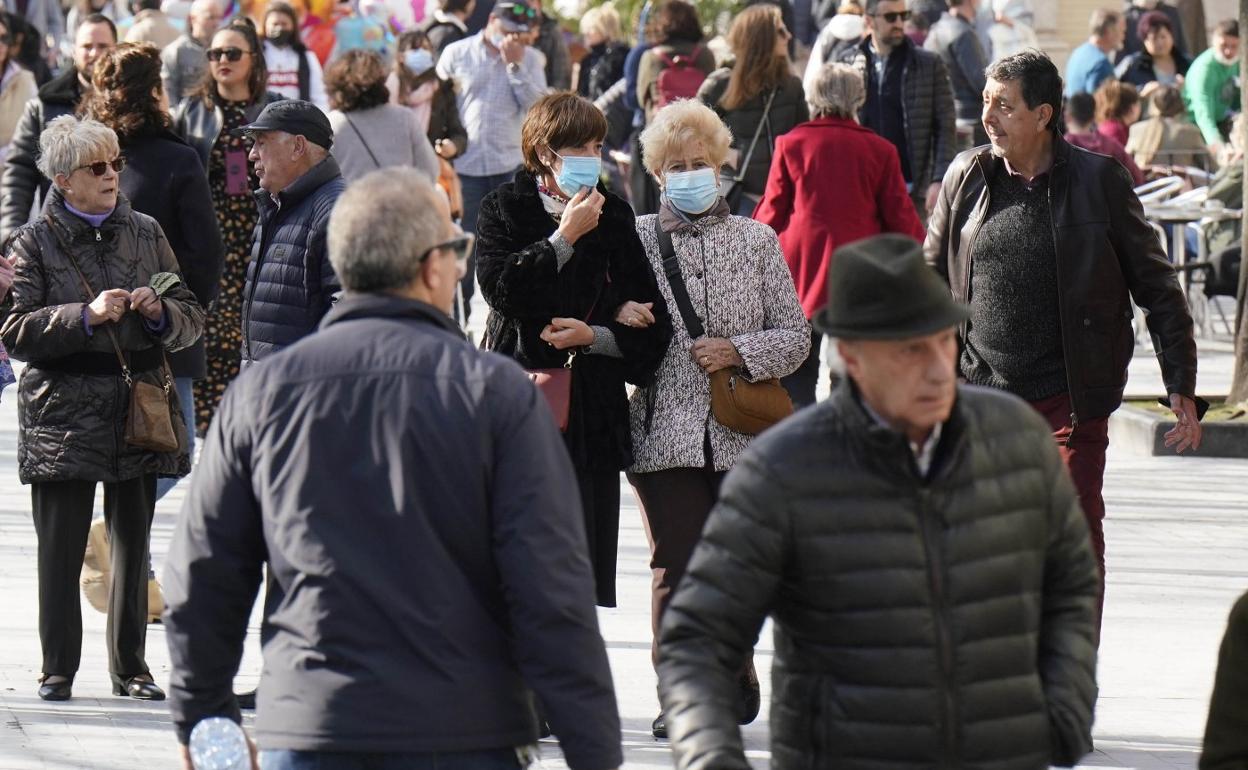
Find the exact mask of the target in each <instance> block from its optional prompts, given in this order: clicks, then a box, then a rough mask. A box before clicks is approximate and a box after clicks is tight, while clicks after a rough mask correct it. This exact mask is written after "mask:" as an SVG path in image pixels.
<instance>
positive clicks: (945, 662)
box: [919, 488, 958, 767]
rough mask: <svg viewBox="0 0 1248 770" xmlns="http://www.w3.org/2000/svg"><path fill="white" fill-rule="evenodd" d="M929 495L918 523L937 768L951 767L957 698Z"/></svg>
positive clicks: (922, 495) (924, 492)
mask: <svg viewBox="0 0 1248 770" xmlns="http://www.w3.org/2000/svg"><path fill="white" fill-rule="evenodd" d="M930 498H931V492H930V491H929V490H928V489H926V488H921V489H919V523H920V526H921V527H922V529H921V532H922V537H923V550H924V552H925V555H926V556H927V577H928V585H929V589H930V590H931V592H932V605H933V609H932V615H933V620H934V621H935V624H936V646H937V653H938V657H939V659H940V660H939V663H940V685H941V699H940V713H939V718H940V731H941V753H942V756H941V759H940V762H939V765H938V766H940V767H953V766H954V764H955V763H954V761H953V760H954V758H955V757H957V756H958V751H957V742H958V735H957V729H958V728H957V719H956V717H957V714H958V704H957V695H956V693H955V692H954V674H953V638H952V635H951V634H950V632H949V598H948V592H947V590H946V586H945V580H944V554H943V552H942V548H941V545H940V542H939V539H940V532H939V530H938V529H937V528H936V526H935V524H934V521H933V512H932V511H931V507H930V505H929V502H930Z"/></svg>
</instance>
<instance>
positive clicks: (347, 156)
mask: <svg viewBox="0 0 1248 770" xmlns="http://www.w3.org/2000/svg"><path fill="white" fill-rule="evenodd" d="M329 125H330V126H331V127H332V128H333V129H334V147H333V150H334V158H335V159H336V160H337V161H338V167H339V168H340V169H341V170H342V176H343V178H344V179H346V180H347V181H348V182H351V181H354V180H356V179H359V178H360V177H362V176H364V175H365V174H367V173H369V172H371V171H376V170H377V169H379V168H387V167H390V166H410V167H412V168H415V169H417V170H418V171H422V172H424V174H425V176H426V177H428V179H429V183H430V184H436V183H437V181H438V173H439V170H440V166H439V165H438V156H437V155H435V154H434V152H433V145H431V144H430V143H429V137H428V135H426V134H425V132H424V130H423V129H422V128H421V127H420V126H419V125H417V123H416V117H415V113H414V112H412V111H411V110H410V109H408V108H406V107H399V106H397V105H393V104H379V105H377V106H376V107H370V108H369V109H367V110H355V111H353V112H351V113H345V112H341V111H339V110H333V111H331V112H330V113H329Z"/></svg>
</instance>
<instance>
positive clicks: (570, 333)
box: [476, 92, 672, 607]
mask: <svg viewBox="0 0 1248 770" xmlns="http://www.w3.org/2000/svg"><path fill="white" fill-rule="evenodd" d="M606 133H607V120H606V118H604V117H603V115H602V112H600V111H599V110H598V108H597V107H595V106H594V105H593V103H592V102H590V101H588V100H587V99H584V98H582V97H580V96H577V95H576V94H573V93H570V92H561V93H555V94H550V95H548V96H544V97H542V98H541V99H539V100H538V101H537V103H536V104H534V105H533V108H532V109H530V110H529V113H528V115H527V116H526V117H525V119H524V124H523V126H522V127H521V130H520V146H521V152H522V153H523V155H524V168H523V169H521V170H520V171H519V172H517V173H516V176H515V179H514V180H513V181H511V182H509V183H506V184H504V185H502V186H501V187H499V188H497V189H496V190H494V191H493V192H491V193H490V194H489V195H487V196H486V197H485V199H484V200H483V201H482V203H481V213H480V216H479V218H478V220H477V257H476V258H477V280H478V281H480V284H481V293H482V294H483V295H484V296H485V300H486V302H487V303H489V306H490V315H489V318H488V319H486V324H485V325H486V332H485V333H486V347H488V348H489V349H490V350H493V351H496V352H499V353H503V354H505V355H508V356H511V357H512V358H514V359H516V360H517V361H518V362H519V363H520V365H521V366H524V367H526V368H529V369H557V368H559V367H567V368H569V369H570V371H571V390H570V399H569V402H568V403H569V407H568V410H567V427H566V430H565V431H564V441H565V443H566V444H567V447H568V452H569V455H570V456H571V458H572V465H573V467H574V468H575V469H576V478H577V482H578V485H579V491H580V496H581V505H582V507H583V508H584V512H585V531H586V534H587V536H588V538H589V556H590V563H591V564H592V565H593V569H594V578H595V583H596V587H597V601H598V604H599V605H600V606H603V607H614V606H615V561H616V546H617V542H618V537H619V527H620V471H621V470H623V469H624V468H625V467H627V466H628V465H629V464H630V463H631V462H632V458H633V450H632V440H631V431H630V428H629V417H628V399H627V393H626V392H625V383H626V382H631V383H633V384H635V385H645V384H647V383H648V382H649V381H650V378H651V376H652V375H653V374H654V371H655V369H656V368H657V367H658V365H659V362H660V361H661V360H662V358H663V355H664V353H665V352H666V351H667V343H668V340H669V339H670V338H671V334H672V326H671V319H670V318H669V316H668V312H667V305H666V303H664V301H663V299H662V295H661V294H659V290H658V287H657V285H656V282H655V277H654V273H653V271H651V270H650V266H649V264H648V262H647V261H646V252H645V251H644V249H642V246H641V241H640V240H639V239H638V237H637V229H636V227H635V225H634V221H633V211H632V209H631V208H629V206H628V204H627V203H626V202H625V201H624V199H622V198H620V197H619V196H617V195H615V194H614V193H611V192H608V191H607V190H606V188H605V187H603V186H602V184H601V181H600V176H601V173H602V142H603V138H604V137H605V136H606Z"/></svg>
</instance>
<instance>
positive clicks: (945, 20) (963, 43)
mask: <svg viewBox="0 0 1248 770" xmlns="http://www.w3.org/2000/svg"><path fill="white" fill-rule="evenodd" d="M923 47H924V48H926V49H927V50H929V51H932V52H933V53H937V54H940V58H941V59H943V60H944V62H945V68H946V69H948V71H949V81H950V83H951V84H952V86H953V101H954V102H955V103H956V104H957V108H958V120H961V121H978V120H979V118H980V113H981V112H982V111H983V100H984V86H985V84H986V83H987V82H988V79H987V75H986V74H985V71H986V70H987V68H988V57H987V55H985V54H984V47H983V45H981V44H980V42H979V34H978V33H976V31H975V25H973V24H971V23H970V22H969V21H967V20H966V19H963V18H962V17H961V16H955V15H953V14H952V13H945V15H944V16H941V17H940V21H938V22H936V23H935V24H933V25H932V28H931V30H930V31H929V32H928V33H927V39H926V40H925V41H924V42H923Z"/></svg>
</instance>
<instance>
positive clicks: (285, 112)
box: [231, 99, 334, 150]
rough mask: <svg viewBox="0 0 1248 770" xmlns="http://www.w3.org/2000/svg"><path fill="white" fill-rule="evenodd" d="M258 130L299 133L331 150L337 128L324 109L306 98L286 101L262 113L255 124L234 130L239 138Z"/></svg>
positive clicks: (273, 105)
mask: <svg viewBox="0 0 1248 770" xmlns="http://www.w3.org/2000/svg"><path fill="white" fill-rule="evenodd" d="M254 131H285V132H286V133H288V134H299V135H301V136H304V137H306V138H307V140H308V141H309V142H312V143H313V144H319V145H320V146H322V147H324V148H325V149H327V150H328V149H329V148H330V145H332V144H333V143H334V129H333V127H332V126H330V125H329V118H327V117H325V113H324V112H321V108H320V107H317V106H316V105H315V104H313V103H312V102H305V101H303V100H302V99H282V100H281V101H277V102H273V103H271V104H269V106H267V107H265V108H264V109H263V110H261V112H260V115H259V116H258V117H257V118H256V119H255V120H254V121H252V122H251V123H248V124H247V125H245V126H241V127H239V128H236V129H234V130H233V131H232V132H231V133H233V134H234V135H235V136H238V135H240V134H249V133H252V132H254Z"/></svg>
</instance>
